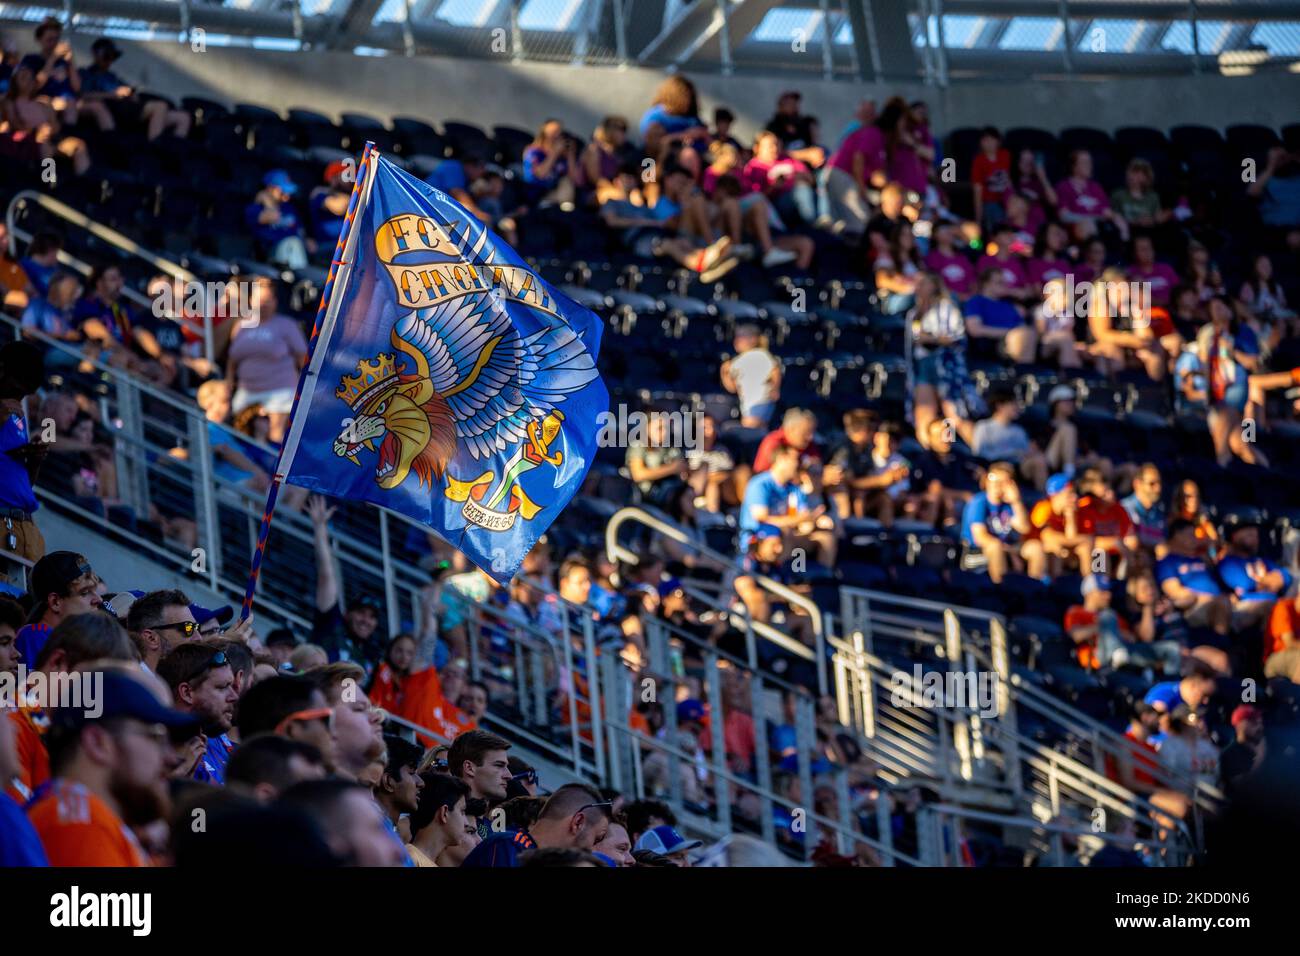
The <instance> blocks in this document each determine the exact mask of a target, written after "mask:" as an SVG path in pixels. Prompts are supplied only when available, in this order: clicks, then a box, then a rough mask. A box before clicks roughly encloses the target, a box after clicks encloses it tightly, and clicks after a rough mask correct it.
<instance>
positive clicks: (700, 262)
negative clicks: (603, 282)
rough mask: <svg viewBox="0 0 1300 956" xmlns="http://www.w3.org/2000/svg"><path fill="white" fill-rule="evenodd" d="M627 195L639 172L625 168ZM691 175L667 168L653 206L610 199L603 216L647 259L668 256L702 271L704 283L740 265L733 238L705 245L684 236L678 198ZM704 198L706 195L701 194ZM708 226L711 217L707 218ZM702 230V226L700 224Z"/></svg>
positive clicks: (623, 179) (622, 178) (621, 177)
mask: <svg viewBox="0 0 1300 956" xmlns="http://www.w3.org/2000/svg"><path fill="white" fill-rule="evenodd" d="M619 180H620V185H621V186H622V187H623V192H624V195H625V196H627V195H631V190H632V189H633V188H635V186H636V183H637V179H636V174H635V173H634V172H632V171H631V170H624V171H623V172H621V173H620V174H619ZM690 182H691V180H690V176H689V175H688V174H687V173H686V171H685V170H683V169H682V168H681V167H673V168H670V169H668V170H666V171H665V173H664V183H663V190H662V192H661V193H660V195H659V196H658V198H657V199H656V200H655V202H654V203H653V204H651V205H648V206H647V205H639V204H637V203H635V202H633V201H632V200H631V199H627V198H624V199H614V198H611V199H607V200H606V201H605V203H604V204H603V205H602V206H601V207H600V217H601V219H602V220H603V221H604V223H605V225H607V226H609V227H610V228H611V229H618V230H621V231H622V239H623V244H624V245H625V246H626V247H627V248H628V249H630V250H631V251H632V252H633V253H635V254H636V255H638V256H642V257H644V258H647V259H649V258H657V257H660V256H665V257H667V258H670V259H672V260H673V261H674V262H676V263H677V264H678V265H681V266H684V267H685V268H687V269H690V270H691V271H692V272H698V273H699V274H700V280H701V281H703V282H716V281H717V280H718V279H720V278H722V277H723V276H724V275H726V274H727V273H728V272H730V271H731V270H732V269H734V268H735V267H736V266H737V265H739V260H738V259H737V258H736V255H735V253H734V252H733V251H732V249H731V238H730V237H729V236H723V237H722V238H720V239H718V240H716V241H714V242H712V243H709V244H707V245H704V246H701V245H700V244H699V243H698V242H697V241H696V240H693V239H690V238H687V237H686V236H685V235H680V234H679V232H680V231H685V227H684V222H683V215H682V214H683V209H682V207H681V206H680V205H678V203H677V202H676V201H675V199H674V197H677V198H680V199H684V198H685V197H686V195H687V189H688V188H689V186H690ZM701 199H702V197H701ZM705 220H706V221H705V227H704V228H705V229H708V226H707V216H706V217H705ZM696 228H697V230H698V225H697V227H696Z"/></svg>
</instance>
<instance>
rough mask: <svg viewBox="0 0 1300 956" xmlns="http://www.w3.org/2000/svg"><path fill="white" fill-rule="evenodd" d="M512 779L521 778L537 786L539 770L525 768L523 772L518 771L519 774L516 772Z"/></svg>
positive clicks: (524, 781)
mask: <svg viewBox="0 0 1300 956" xmlns="http://www.w3.org/2000/svg"><path fill="white" fill-rule="evenodd" d="M510 779H511V780H519V781H522V782H523V783H529V784H532V785H533V786H534V787H535V786H537V771H536V770H525V771H524V772H523V773H517V774H515V775H514V776H513V777H511V778H510Z"/></svg>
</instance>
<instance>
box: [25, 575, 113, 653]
mask: <svg viewBox="0 0 1300 956" xmlns="http://www.w3.org/2000/svg"><path fill="white" fill-rule="evenodd" d="M101 583H102V582H101V581H100V579H99V575H97V574H96V573H95V572H94V570H92V569H91V567H90V562H89V561H87V560H86V559H85V558H84V557H83V556H82V555H80V554H77V553H76V552H73V551H51V552H50V553H49V554H47V555H46V556H45V557H43V558H41V560H39V561H37V562H36V564H35V565H34V566H33V567H32V574H31V594H32V597H34V598H36V606H35V607H34V608H32V613H31V614H30V615H28V617H27V624H26V625H25V626H24V627H22V628H20V629H19V631H18V637H17V647H18V652H19V653H20V654H22V656H23V660H25V661H29V662H30V661H34V660H36V658H37V657H39V656H40V653H41V648H43V647H44V646H45V642H46V641H47V640H49V638H50V631H52V630H54V629H55V628H56V627H58V626H59V623H60V622H61V621H62V620H63V619H64V618H69V617H72V616H73V615H74V614H85V613H86V612H87V611H93V610H94V609H95V608H97V607H99V606H100V605H101V604H102V603H103V601H102V599H101V598H100V596H99V585H100V584H101Z"/></svg>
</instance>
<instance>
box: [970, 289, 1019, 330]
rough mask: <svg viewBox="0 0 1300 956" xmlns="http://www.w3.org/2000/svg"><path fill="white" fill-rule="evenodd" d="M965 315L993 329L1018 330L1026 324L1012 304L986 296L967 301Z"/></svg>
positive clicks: (977, 296)
mask: <svg viewBox="0 0 1300 956" xmlns="http://www.w3.org/2000/svg"><path fill="white" fill-rule="evenodd" d="M963 314H964V315H967V316H972V315H973V316H975V317H976V318H978V319H979V320H980V321H981V322H982V323H984V324H985V325H987V326H988V327H989V328H991V329H1018V328H1020V326H1022V325H1024V324H1025V320H1024V319H1022V318H1021V317H1020V313H1019V312H1017V311H1016V307H1015V306H1014V305H1012V304H1011V303H1010V302H1004V301H1002V300H1001V299H990V298H989V297H988V296H985V295H973V296H971V297H970V298H969V299H967V300H966V308H965V309H964V310H963Z"/></svg>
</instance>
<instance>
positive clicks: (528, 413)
mask: <svg viewBox="0 0 1300 956" xmlns="http://www.w3.org/2000/svg"><path fill="white" fill-rule="evenodd" d="M394 332H395V333H396V335H397V336H398V338H400V339H402V340H404V341H405V342H407V343H409V344H410V345H412V346H413V347H415V348H416V349H418V350H419V351H420V353H421V354H422V355H423V356H424V358H425V360H426V361H427V363H428V366H429V380H430V382H431V383H432V384H433V387H434V390H435V391H437V392H438V393H439V394H440V395H442V396H443V397H444V398H446V400H447V404H448V405H449V406H450V408H451V411H452V414H453V416H454V418H455V420H456V434H457V437H458V438H459V439H460V441H461V443H462V444H463V445H464V446H465V447H466V448H468V449H469V451H470V454H471V455H473V456H474V458H475V459H481V458H487V457H491V456H492V455H493V454H495V453H497V452H499V451H504V450H505V449H507V448H509V447H510V446H511V445H514V444H516V443H518V442H519V441H521V440H523V438H524V437H525V435H526V432H525V429H526V427H527V425H528V422H529V421H532V420H534V419H537V418H541V417H542V416H544V415H546V413H547V412H549V411H551V410H552V409H553V408H554V407H555V406H556V405H557V404H558V403H560V402H562V401H564V398H565V396H566V395H568V394H569V393H570V392H575V391H577V390H578V389H580V388H582V387H583V386H584V385H586V384H587V383H588V382H590V381H592V380H593V379H595V378H596V377H597V374H598V373H597V370H596V365H595V362H593V361H592V358H591V355H590V353H589V352H588V351H587V349H586V347H585V346H584V345H583V344H582V341H581V339H579V338H578V336H577V333H575V332H574V331H573V330H572V329H571V328H569V327H568V326H566V325H563V324H559V323H555V324H551V325H547V326H545V327H543V328H542V329H539V330H538V331H537V332H534V333H531V334H529V335H528V336H527V337H526V338H525V337H522V336H520V334H519V331H518V329H517V328H516V327H515V325H514V323H513V322H511V320H510V315H509V313H508V312H507V311H506V310H505V309H503V308H500V307H499V306H498V305H496V304H495V303H494V302H493V299H492V296H490V295H489V294H486V293H475V294H472V295H468V296H464V297H462V298H459V299H455V300H452V301H449V302H447V303H444V304H442V305H440V306H436V307H434V308H430V309H421V310H419V311H415V312H410V313H407V314H406V315H405V316H403V317H402V318H400V319H399V320H398V321H397V324H396V325H395V326H394ZM476 370H477V371H476Z"/></svg>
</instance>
